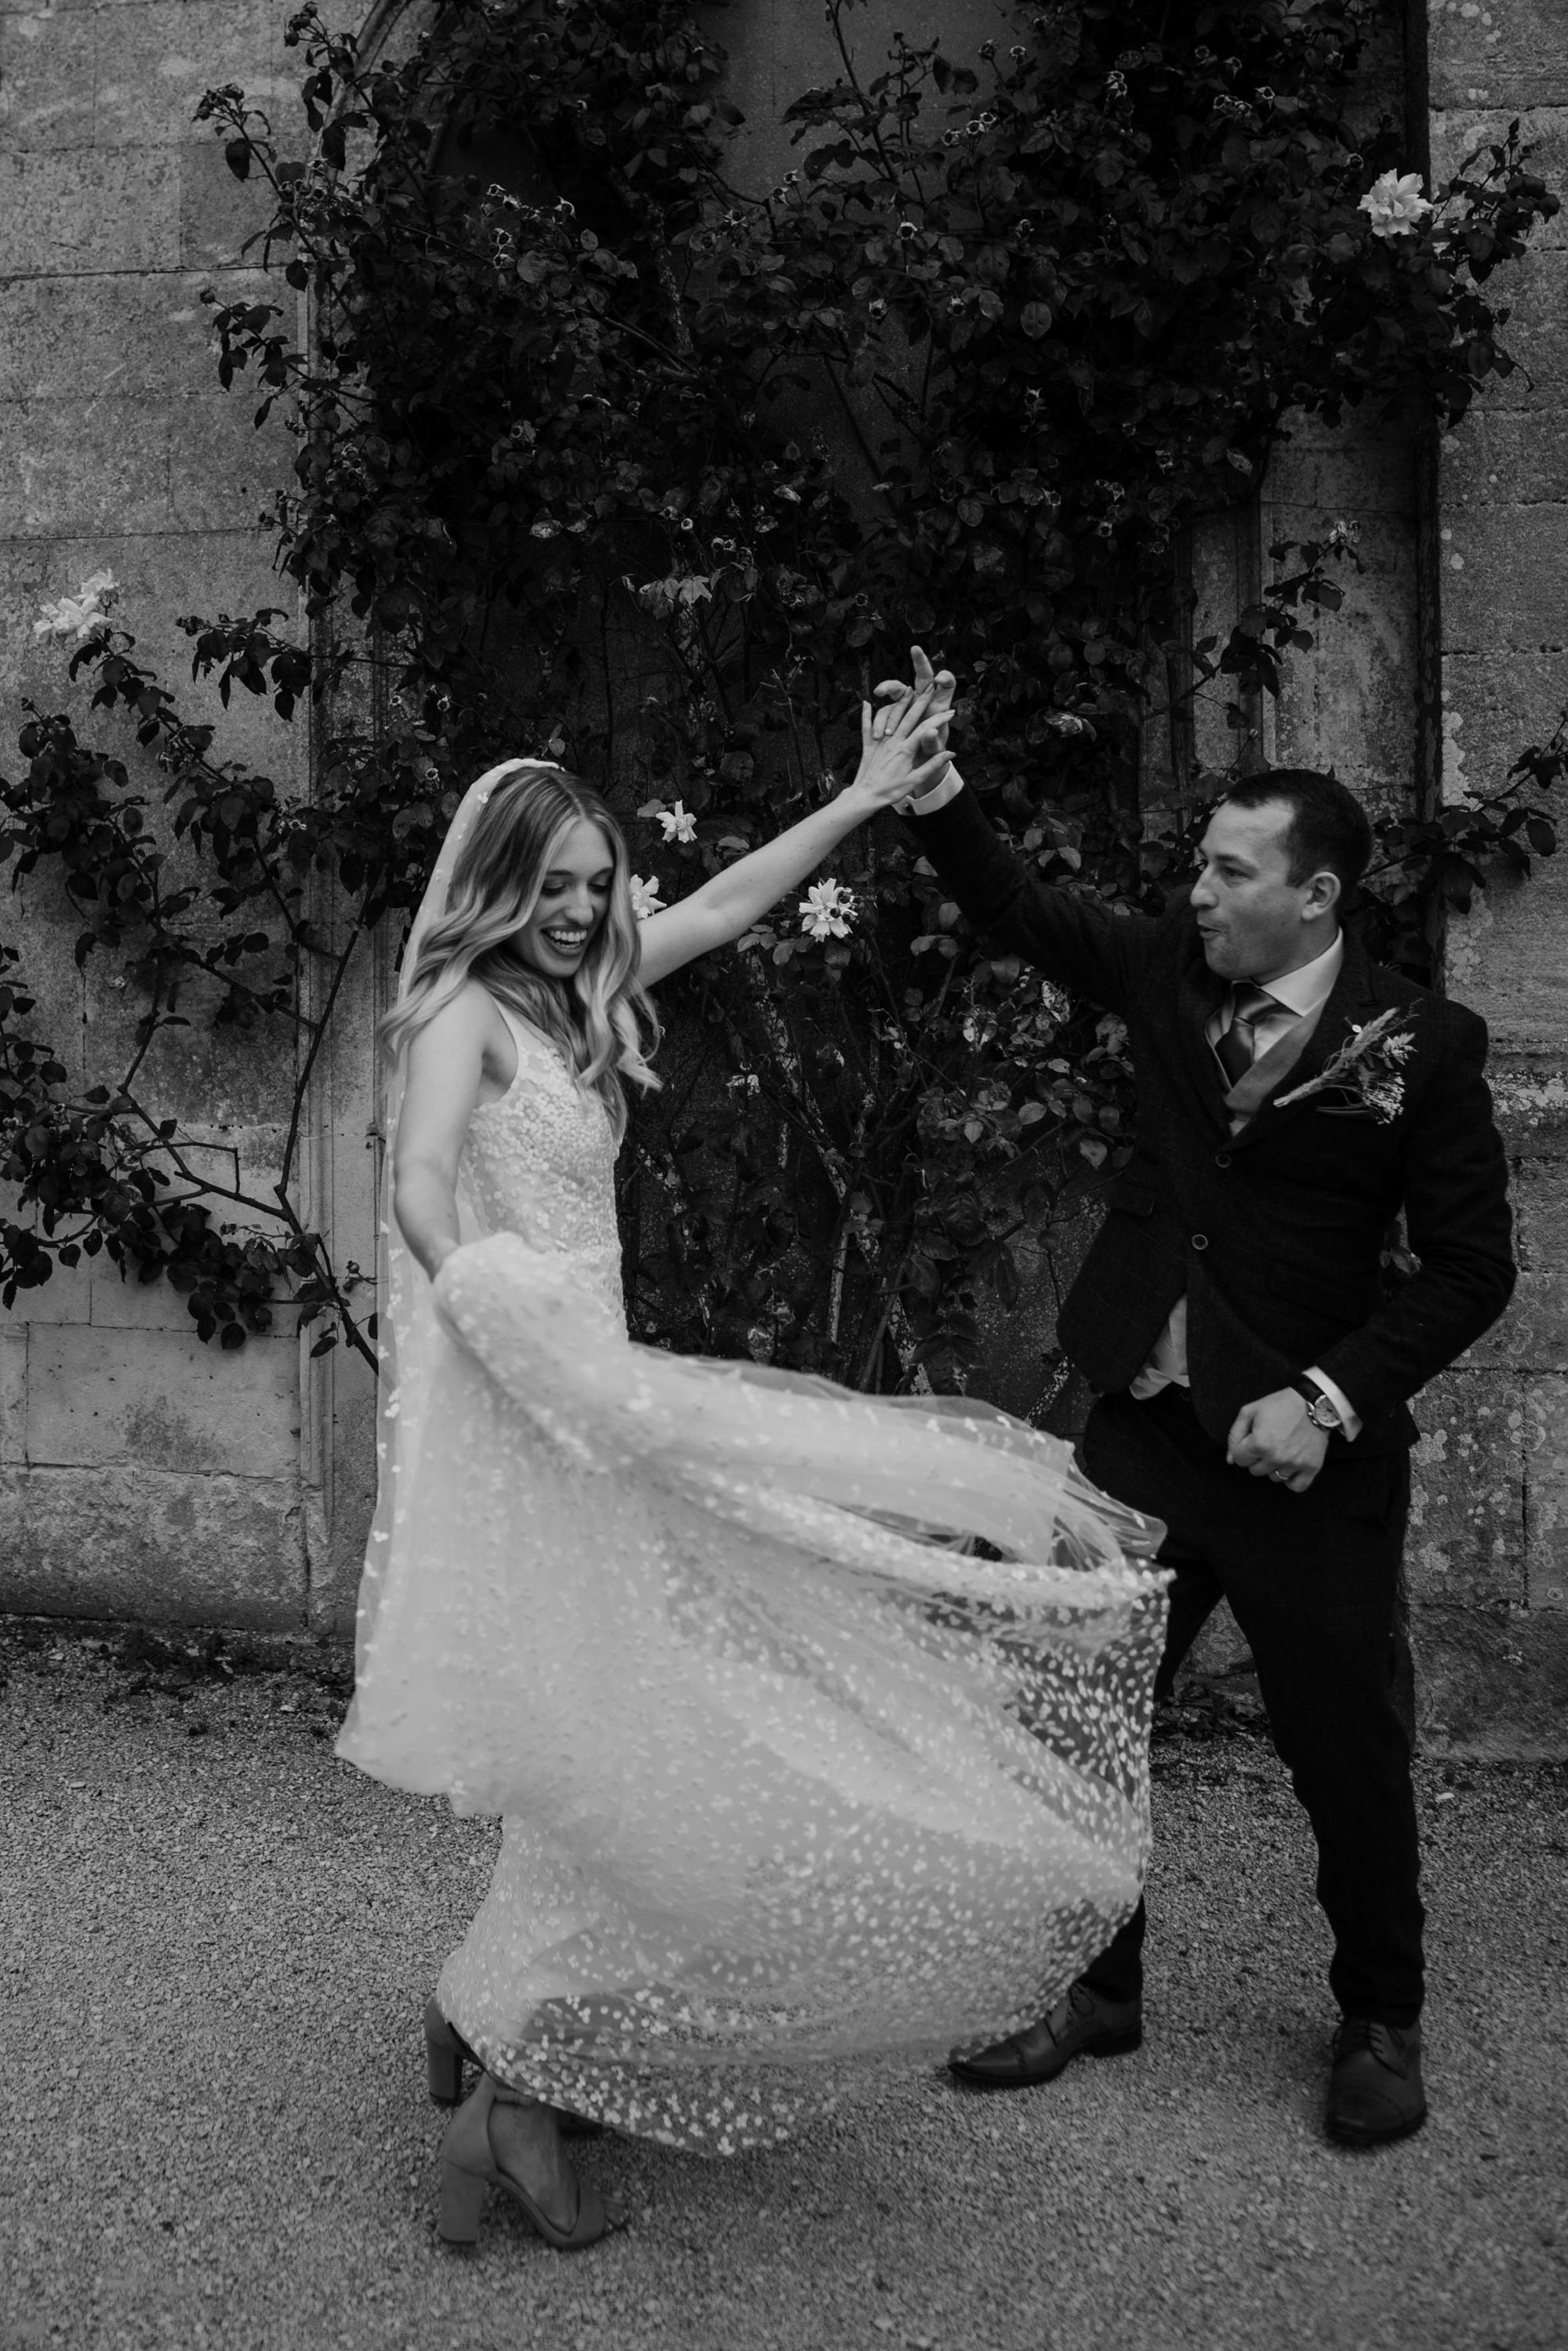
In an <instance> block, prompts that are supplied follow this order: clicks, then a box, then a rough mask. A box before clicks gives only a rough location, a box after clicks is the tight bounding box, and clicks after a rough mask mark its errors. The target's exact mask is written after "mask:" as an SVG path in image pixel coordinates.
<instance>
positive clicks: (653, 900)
mask: <svg viewBox="0 0 1568 2351" xmlns="http://www.w3.org/2000/svg"><path fill="white" fill-rule="evenodd" d="M628 887H629V888H630V890H631V892H632V913H633V914H635V915H636V917H637V920H638V921H639V922H640V923H645V922H646V921H647V919H648V917H649V915H650V914H660V913H662V911H663V909H664V900H663V898H661V897H660V895H659V877H658V875H657V874H656V873H650V874H649V876H648V878H647V880H646V881H645V882H644V881H643V877H642V875H641V874H640V873H633V874H632V875H631V877H630V880H629V883H628Z"/></svg>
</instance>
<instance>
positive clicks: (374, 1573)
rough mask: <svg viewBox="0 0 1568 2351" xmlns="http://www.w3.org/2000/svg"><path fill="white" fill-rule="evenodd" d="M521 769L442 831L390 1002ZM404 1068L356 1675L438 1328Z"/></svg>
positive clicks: (518, 765) (386, 1243) (463, 1223)
mask: <svg viewBox="0 0 1568 2351" xmlns="http://www.w3.org/2000/svg"><path fill="white" fill-rule="evenodd" d="M522 768H538V769H540V770H543V771H545V772H549V773H553V772H555V771H556V770H555V762H554V761H553V760H550V759H503V760H502V762H501V764H500V766H499V767H497V768H486V771H485V773H484V774H483V775H482V776H481V777H479V778H478V779H477V781H476V782H475V783H472V784H470V785H469V787H468V789H467V790H466V791H465V793H464V795H463V798H462V799H461V800H460V801H459V802H458V806H457V812H456V814H455V816H454V818H453V820H452V822H451V824H450V826H449V827H448V828H447V833H446V838H445V840H444V841H443V842H442V844H441V851H440V854H439V855H438V856H437V858H436V861H435V865H434V870H433V871H432V873H431V876H430V880H429V882H428V883H426V885H425V891H424V895H423V898H422V899H421V900H420V902H419V906H418V910H417V912H416V913H415V914H414V918H413V922H412V924H411V925H409V933H408V937H407V939H406V941H405V942H404V946H403V952H402V969H401V971H400V973H399V976H398V987H397V998H396V1001H397V1002H398V1003H399V1004H400V1005H401V1004H402V1003H403V1002H404V1001H405V999H406V998H407V995H408V987H409V981H410V980H411V978H412V977H413V970H414V967H415V965H416V964H417V962H418V960H419V951H420V948H421V946H423V942H424V938H425V935H426V934H427V933H428V931H429V929H430V926H431V925H432V924H433V923H434V922H437V921H439V919H440V917H441V916H442V915H443V914H444V913H445V911H446V893H447V892H448V890H449V889H450V888H451V886H452V876H453V874H454V872H455V870H456V866H457V860H458V858H459V857H460V855H461V854H462V852H463V845H464V843H465V841H466V840H467V839H468V836H469V834H470V833H471V832H472V831H473V830H474V827H475V825H476V822H477V820H478V818H479V815H480V812H481V810H483V809H484V807H485V804H486V801H487V800H488V799H489V797H490V795H491V793H492V792H493V791H494V790H495V789H496V787H497V784H500V783H504V782H505V781H506V779H507V777H508V776H514V775H516V774H517V772H518V771H519V770H520V769H522ZM402 1085H403V1072H402V1061H401V1059H400V1060H399V1061H398V1062H397V1063H396V1064H395V1065H394V1066H393V1068H392V1071H391V1072H390V1073H389V1075H388V1079H387V1104H386V1116H385V1120H384V1122H383V1123H384V1125H385V1129H386V1159H385V1165H383V1167H382V1186H381V1218H380V1233H379V1246H378V1249H377V1275H378V1281H377V1287H378V1290H379V1292H380V1318H379V1320H378V1322H377V1325H376V1330H377V1334H378V1335H377V1346H376V1353H377V1354H378V1356H379V1358H380V1361H381V1367H382V1372H381V1395H380V1408H379V1410H378V1413H377V1418H376V1469H377V1479H376V1510H375V1517H374V1519H373V1520H372V1521H371V1535H370V1541H369V1543H368V1545H367V1547H366V1552H365V1564H364V1572H363V1574H362V1576H361V1582H360V1598H359V1609H358V1614H357V1616H356V1620H355V1627H354V1647H355V1657H356V1663H357V1665H358V1667H360V1669H361V1671H362V1669H363V1667H364V1663H365V1655H366V1650H367V1648H368V1646H369V1643H370V1641H371V1635H373V1633H374V1631H375V1626H376V1619H377V1617H378V1615H379V1614H380V1611H381V1603H382V1595H383V1593H384V1592H385V1589H386V1581H387V1573H388V1570H389V1569H390V1567H391V1564H392V1551H393V1547H394V1544H395V1541H396V1535H395V1530H396V1528H397V1525H398V1523H399V1520H400V1518H401V1516H402V1512H401V1510H400V1503H399V1496H400V1492H401V1490H402V1489H403V1488H405V1487H406V1485H407V1482H408V1479H409V1476H410V1474H411V1471H412V1466H413V1463H414V1462H415V1461H416V1460H417V1458H418V1457H419V1441H420V1433H421V1430H422V1428H423V1422H424V1416H425V1411H426V1408H427V1406H428V1403H429V1395H430V1378H431V1371H432V1366H433V1364H434V1360H435V1355H436V1352H437V1344H436V1343H437V1336H438V1329H439V1326H438V1324H437V1322H436V1315H435V1305H434V1298H433V1296H432V1292H431V1284H430V1280H429V1277H428V1275H427V1274H426V1273H425V1270H424V1269H423V1266H422V1265H421V1264H420V1262H419V1260H418V1259H417V1258H416V1257H415V1256H414V1254H413V1250H412V1249H410V1248H409V1246H408V1243H407V1242H406V1241H405V1240H404V1238H403V1237H402V1233H401V1232H400V1231H399V1229H398V1222H397V1217H396V1215H395V1214H394V1212H393V1207H392V1154H393V1147H394V1144H395V1143H396V1139H397V1123H398V1117H399V1114H400V1113H401V1111H402ZM457 1219H458V1231H459V1233H460V1234H461V1236H462V1238H463V1239H464V1240H465V1241H472V1240H477V1239H478V1238H480V1236H481V1235H482V1233H483V1232H484V1230H485V1227H484V1222H483V1219H482V1218H481V1217H480V1214H479V1209H478V1207H477V1204H476V1201H475V1199H474V1197H473V1195H472V1193H471V1191H470V1190H469V1188H468V1186H467V1185H466V1184H465V1182H464V1180H463V1178H462V1176H461V1175H460V1176H459V1179H458V1192H457Z"/></svg>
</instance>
